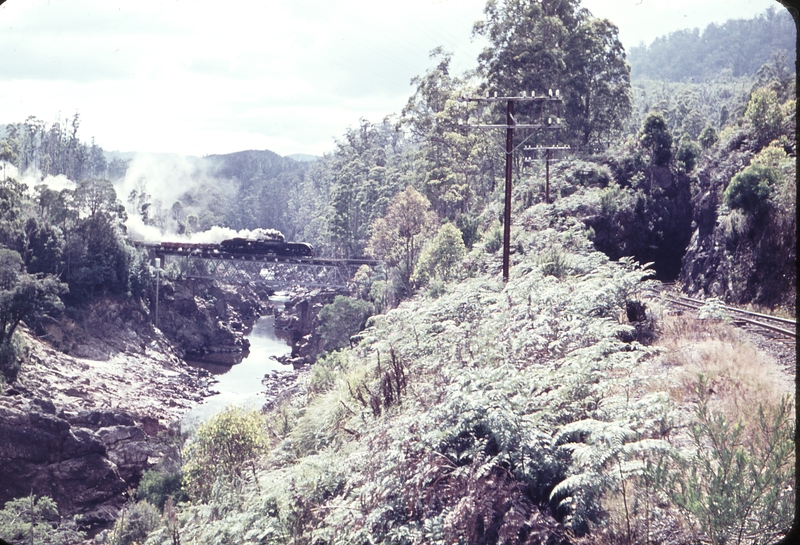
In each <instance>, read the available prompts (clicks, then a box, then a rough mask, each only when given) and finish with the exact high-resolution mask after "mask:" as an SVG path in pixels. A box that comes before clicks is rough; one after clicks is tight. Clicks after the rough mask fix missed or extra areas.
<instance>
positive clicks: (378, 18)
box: [0, 0, 777, 155]
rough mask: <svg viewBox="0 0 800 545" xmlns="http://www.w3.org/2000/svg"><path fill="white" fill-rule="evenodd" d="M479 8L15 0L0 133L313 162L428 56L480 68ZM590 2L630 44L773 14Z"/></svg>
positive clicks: (745, 4) (739, 2)
mask: <svg viewBox="0 0 800 545" xmlns="http://www.w3.org/2000/svg"><path fill="white" fill-rule="evenodd" d="M484 4H485V1H484V0H406V1H404V2H397V1H388V0H339V1H335V0H327V1H323V0H266V1H263V2H255V1H251V0H231V1H229V2H225V3H224V4H221V3H219V2H211V1H210V0H171V1H164V0H139V1H136V2H130V1H128V0H124V1H123V0H9V1H7V2H6V3H4V4H2V5H1V6H0V51H3V55H0V74H3V78H0V104H3V116H4V118H3V119H0V123H10V122H19V121H22V120H24V119H25V118H27V117H28V116H29V115H35V116H37V117H40V118H42V119H44V120H52V119H53V118H54V117H55V116H56V115H59V112H63V114H64V115H72V113H74V112H75V111H79V112H80V114H81V120H82V124H81V131H80V134H81V136H82V138H83V139H85V140H88V139H89V138H91V137H92V136H94V137H95V138H96V141H97V143H98V144H99V145H100V146H102V147H103V148H104V149H106V150H121V151H142V152H148V151H151V152H174V153H182V154H191V155H205V154H213V153H227V152H232V151H237V150H242V149H264V148H267V149H271V150H272V151H275V152H277V153H279V154H282V155H287V154H290V153H298V152H303V153H313V154H322V153H324V152H326V151H329V150H331V149H332V148H333V139H334V138H339V137H341V135H342V134H343V133H344V131H345V129H346V128H347V127H348V126H356V125H357V124H358V121H359V119H360V118H362V117H364V118H367V119H370V120H371V121H379V120H380V119H381V118H382V117H384V116H385V115H388V114H391V113H397V112H399V111H400V109H402V107H403V106H404V104H405V102H406V100H407V98H408V97H409V96H410V95H411V93H412V92H413V89H412V88H411V87H410V85H409V82H410V79H411V78H412V77H414V76H417V75H422V74H424V72H425V70H426V69H428V68H430V67H431V65H432V62H431V60H430V59H429V57H428V53H429V51H430V50H431V49H433V48H434V47H436V46H439V45H442V46H444V48H445V49H446V50H449V51H454V52H455V57H454V60H453V70H454V72H461V71H463V70H466V69H470V68H474V67H475V66H476V58H477V54H478V53H479V51H480V50H481V48H482V42H480V41H477V42H473V41H472V40H471V31H472V25H473V23H474V22H475V21H476V20H478V19H480V18H482V15H483V6H484ZM584 4H585V5H586V6H587V7H589V9H590V10H591V11H592V12H594V13H595V15H598V16H602V17H608V18H610V19H612V20H613V21H615V22H617V24H618V25H619V26H620V29H621V30H620V33H621V38H622V40H623V43H625V44H626V45H627V46H628V47H630V46H631V45H636V43H638V40H639V39H647V40H649V39H652V38H653V37H656V36H658V35H662V34H666V33H667V32H669V31H671V30H675V29H677V28H684V27H686V26H705V24H707V22H708V20H707V19H703V17H706V14H707V12H708V11H709V10H711V11H712V12H713V11H714V10H715V9H716V10H717V11H718V10H719V8H718V7H717V8H715V7H714V6H723V8H725V6H728V5H730V6H731V8H730V10H728V11H727V13H730V14H731V16H737V17H739V16H741V17H747V16H750V15H752V14H755V13H760V12H762V11H763V10H764V9H765V8H766V7H767V6H768V5H771V4H775V5H777V3H776V2H774V0H736V1H734V0H703V1H702V2H701V1H697V0H691V1H688V0H671V1H669V2H666V1H663V0H584ZM734 7H735V10H734ZM725 9H727V8H725ZM664 10H667V11H664ZM748 10H750V11H748ZM723 17H724V16H723ZM701 19H702V21H701ZM690 20H691V22H690ZM674 25H679V26H677V27H675V26H674ZM9 52H10V53H9Z"/></svg>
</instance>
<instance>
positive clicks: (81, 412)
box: [0, 299, 211, 528]
mask: <svg viewBox="0 0 800 545" xmlns="http://www.w3.org/2000/svg"><path fill="white" fill-rule="evenodd" d="M80 319H81V320H82V321H81V322H78V321H75V320H71V319H68V318H66V317H64V318H63V319H62V320H60V321H59V322H50V323H46V324H43V325H42V327H41V329H42V333H43V336H42V338H41V339H40V338H35V337H33V336H32V335H30V334H28V333H25V332H23V335H24V337H25V339H24V346H25V354H24V359H23V362H22V366H21V368H20V371H19V374H18V375H17V379H16V381H15V382H14V383H12V384H10V385H4V386H3V389H2V391H1V392H0V437H2V441H0V483H1V484H0V505H2V504H3V503H5V502H6V501H8V500H11V499H14V498H16V497H20V496H27V495H28V494H31V493H33V494H35V495H37V496H42V495H47V496H50V497H52V498H53V499H54V500H55V501H56V503H57V504H58V505H59V509H60V510H61V513H62V515H74V514H77V515H80V516H81V520H82V524H83V525H84V526H85V527H88V528H95V527H102V526H104V525H107V524H109V523H111V522H112V521H113V520H114V519H115V518H116V516H117V512H118V510H119V508H120V507H121V506H122V505H123V504H124V502H125V501H126V494H127V491H128V490H129V489H131V488H135V487H136V485H137V484H138V482H139V480H140V478H141V476H142V473H143V472H144V471H145V470H146V469H148V468H149V467H152V466H153V465H154V464H156V463H157V462H158V461H159V460H160V459H161V458H162V457H163V456H164V455H165V453H166V452H167V450H169V449H171V448H174V446H173V445H172V441H171V440H167V438H168V437H169V433H168V430H169V428H170V426H171V424H172V423H173V422H175V421H177V420H178V419H179V418H180V416H181V415H182V414H183V413H184V412H185V411H186V410H188V409H189V408H190V407H192V406H194V405H195V404H196V403H197V402H198V401H201V400H202V399H203V397H204V396H206V395H209V393H210V392H209V389H208V387H209V386H210V384H211V380H210V378H208V377H207V376H204V374H205V373H204V372H198V371H196V370H194V369H192V368H190V367H189V366H188V365H187V364H186V363H185V362H184V361H183V360H182V359H181V358H180V357H179V354H178V353H177V352H176V351H175V350H174V349H173V348H172V345H171V343H170V342H169V341H168V340H167V339H166V338H165V337H164V335H162V334H161V333H160V332H158V331H156V330H153V329H152V327H151V326H150V325H149V324H148V322H147V313H146V311H144V310H142V309H141V308H140V307H138V306H137V305H136V304H133V303H130V302H128V303H127V304H126V303H125V302H123V301H120V300H115V299H105V300H98V301H96V302H95V304H93V305H92V306H90V307H87V308H85V309H83V315H82V316H81V317H80ZM44 341H49V342H44ZM62 350H63V351H67V352H69V354H65V353H64V352H63V351H62Z"/></svg>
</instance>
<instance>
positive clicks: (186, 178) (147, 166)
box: [0, 154, 262, 244]
mask: <svg viewBox="0 0 800 545" xmlns="http://www.w3.org/2000/svg"><path fill="white" fill-rule="evenodd" d="M210 168H211V164H210V163H209V162H207V161H204V160H203V159H199V158H196V157H183V156H177V155H174V156H173V155H165V156H158V155H148V154H138V155H136V156H135V157H134V159H133V160H132V161H131V164H130V165H129V167H128V171H127V173H126V175H125V178H124V179H122V180H119V181H117V182H116V183H115V184H114V189H115V191H116V192H117V198H118V199H119V201H120V202H122V203H123V204H124V205H125V207H126V209H127V211H128V219H127V220H126V222H125V226H126V227H127V231H128V236H129V237H130V238H131V239H133V240H137V241H142V242H149V243H154V244H155V243H159V242H166V241H169V242H192V243H206V244H219V243H220V242H222V241H223V240H226V239H230V238H235V237H242V238H258V237H260V236H262V231H261V230H260V229H256V230H254V231H250V230H249V229H242V230H241V231H236V230H234V229H230V228H229V227H219V226H216V225H215V226H213V227H211V229H208V230H207V231H203V232H200V233H191V234H188V235H186V234H177V232H175V231H176V229H175V228H176V227H177V222H173V223H174V225H171V226H168V228H167V230H166V232H164V233H162V231H161V229H160V228H158V227H156V226H154V225H146V224H145V223H144V221H142V217H141V216H140V215H139V214H138V213H137V212H138V211H134V210H130V209H129V208H130V203H128V202H127V197H128V195H129V194H130V192H131V190H134V189H135V190H136V191H140V190H141V189H142V185H143V184H144V188H145V190H146V191H147V192H148V193H150V194H151V195H152V197H153V199H159V200H161V201H162V203H163V204H164V205H166V206H170V205H171V203H173V202H175V201H176V200H178V198H179V197H180V196H181V195H183V194H184V193H185V192H186V191H187V190H189V189H191V188H192V187H194V186H196V185H198V184H201V183H210V182H212V181H213V183H214V184H216V185H219V183H220V181H219V180H218V179H216V178H214V177H213V176H212V175H211V174H210ZM6 178H13V179H15V180H17V181H19V182H21V183H23V184H25V185H26V186H27V187H28V189H29V190H33V189H34V188H35V187H36V186H37V185H42V184H44V185H46V186H47V187H49V188H50V189H52V190H54V191H61V190H62V189H75V186H76V183H75V182H74V181H72V180H70V179H69V178H67V177H66V176H65V175H63V174H59V175H58V176H51V175H48V176H45V177H42V173H41V172H40V171H39V170H37V169H28V170H27V171H26V172H25V173H24V174H20V173H19V170H18V169H17V168H16V167H15V166H14V165H13V164H11V163H8V162H5V161H0V180H5V179H6ZM170 227H172V229H170Z"/></svg>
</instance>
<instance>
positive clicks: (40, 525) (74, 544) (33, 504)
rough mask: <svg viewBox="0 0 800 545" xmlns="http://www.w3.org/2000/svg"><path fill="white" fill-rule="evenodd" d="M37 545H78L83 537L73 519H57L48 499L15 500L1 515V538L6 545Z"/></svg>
mask: <svg viewBox="0 0 800 545" xmlns="http://www.w3.org/2000/svg"><path fill="white" fill-rule="evenodd" d="M31 536H33V542H34V543H36V545H78V544H80V543H83V540H84V539H85V538H86V535H85V534H84V533H83V532H81V531H80V530H78V526H77V523H76V521H75V519H65V518H62V517H60V516H59V514H58V506H57V505H56V502H54V501H53V500H52V499H51V498H49V497H48V496H41V497H39V499H36V498H35V497H34V496H28V497H25V498H17V499H15V500H11V501H9V502H7V503H6V504H5V506H4V507H3V510H2V511H0V538H2V539H4V540H6V541H8V542H9V543H14V544H16V543H19V544H22V543H26V544H27V543H30V542H31Z"/></svg>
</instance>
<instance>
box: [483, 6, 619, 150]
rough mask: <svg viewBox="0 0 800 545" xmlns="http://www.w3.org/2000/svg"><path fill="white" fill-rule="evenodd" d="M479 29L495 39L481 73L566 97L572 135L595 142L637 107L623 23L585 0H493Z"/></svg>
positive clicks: (508, 90) (508, 89)
mask: <svg viewBox="0 0 800 545" xmlns="http://www.w3.org/2000/svg"><path fill="white" fill-rule="evenodd" d="M484 13H485V15H486V19H485V20H484V21H480V22H478V23H476V24H475V27H474V29H473V33H474V34H477V35H481V36H485V37H486V38H487V39H488V40H489V43H490V45H489V46H488V47H487V48H485V49H484V50H483V52H482V53H481V54H480V55H479V57H478V63H479V65H478V70H479V73H480V74H481V75H482V76H484V77H485V78H486V85H487V87H488V88H490V89H494V90H496V91H497V92H498V93H499V94H504V95H509V96H513V95H519V94H521V93H522V92H523V91H525V92H531V91H534V92H536V93H537V94H538V93H546V92H547V91H548V90H549V89H560V90H561V92H562V93H563V94H564V97H565V99H566V100H565V107H564V118H565V121H566V132H567V134H566V136H567V139H568V141H569V142H570V143H571V144H573V145H575V146H579V147H586V146H591V147H596V146H599V145H602V144H605V143H608V141H609V139H610V138H611V137H612V136H613V135H614V134H615V133H617V132H619V131H621V130H622V129H623V127H624V122H625V120H626V119H627V118H628V116H629V115H630V111H631V94H630V68H629V67H628V64H627V62H626V60H625V51H624V49H623V47H622V44H621V43H620V41H619V38H618V30H617V27H616V26H614V24H612V23H611V22H610V21H607V20H601V19H597V18H595V17H593V16H592V14H591V12H589V10H587V9H585V8H581V7H580V2H579V1H578V0H503V1H500V2H498V1H497V0H489V2H488V3H487V4H486V8H485V10H484Z"/></svg>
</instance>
